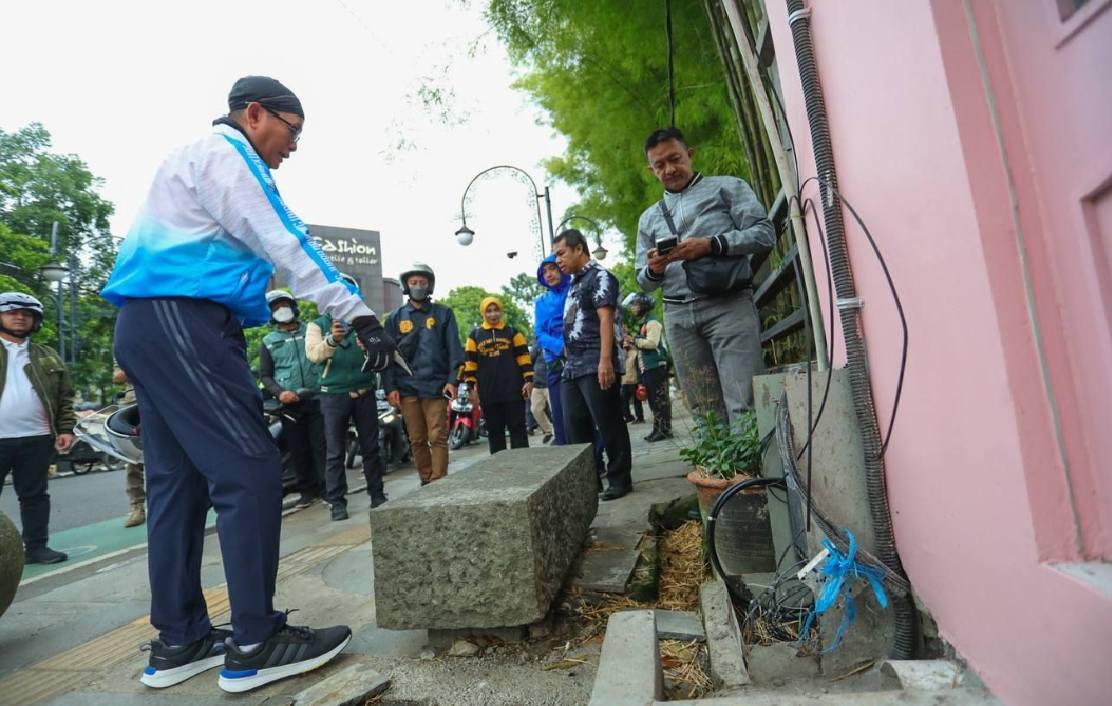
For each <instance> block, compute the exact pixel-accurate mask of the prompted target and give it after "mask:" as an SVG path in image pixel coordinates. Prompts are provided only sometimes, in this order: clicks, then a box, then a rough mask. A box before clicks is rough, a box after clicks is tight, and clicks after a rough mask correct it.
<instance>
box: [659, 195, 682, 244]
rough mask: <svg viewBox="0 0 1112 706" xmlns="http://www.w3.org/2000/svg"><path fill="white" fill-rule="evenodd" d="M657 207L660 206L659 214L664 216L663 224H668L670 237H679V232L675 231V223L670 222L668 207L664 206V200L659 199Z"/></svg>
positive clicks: (670, 215)
mask: <svg viewBox="0 0 1112 706" xmlns="http://www.w3.org/2000/svg"><path fill="white" fill-rule="evenodd" d="M657 205H658V206H660V212H661V213H662V214H664V222H665V223H667V224H668V230H670V231H672V235H674V236H676V237H677V238H678V237H680V232H679V231H678V230H676V222H675V221H673V220H672V214H671V213H669V212H668V207H667V206H665V205H664V199H661V200H660V203H659V204H657Z"/></svg>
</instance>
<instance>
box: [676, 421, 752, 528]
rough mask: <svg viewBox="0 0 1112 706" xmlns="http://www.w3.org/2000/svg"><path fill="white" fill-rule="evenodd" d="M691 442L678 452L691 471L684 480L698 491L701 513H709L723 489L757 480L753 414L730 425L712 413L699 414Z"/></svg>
mask: <svg viewBox="0 0 1112 706" xmlns="http://www.w3.org/2000/svg"><path fill="white" fill-rule="evenodd" d="M691 440H692V444H691V446H689V447H687V448H685V449H682V450H680V456H681V457H682V458H684V459H686V460H687V462H688V463H690V464H691V465H692V466H693V467H694V468H695V470H693V471H692V472H691V473H688V474H687V480H689V481H691V483H692V484H693V485H694V486H695V487H696V489H697V490H698V491H699V503H700V504H701V505H702V506H703V511H704V512H710V509H711V507H713V506H714V501H715V500H716V499H717V498H718V496H719V495H721V494H722V491H724V490H726V488H728V487H730V486H731V485H733V484H734V483H738V482H740V481H742V480H746V479H748V478H759V477H760V475H761V449H760V446H761V440H760V437H759V435H758V434H757V417H756V414H755V413H754V412H746V413H745V414H743V415H742V416H741V417H740V418H738V419H737V421H736V422H735V423H734V424H733V425H732V426H731V425H730V424H729V422H727V421H726V420H725V419H722V418H720V417H719V416H718V413H717V412H715V411H714V410H710V411H708V412H703V413H701V414H699V415H697V416H696V417H695V428H694V429H693V431H692V434H691ZM753 491H756V492H760V489H757V488H754V489H753ZM746 492H752V491H746Z"/></svg>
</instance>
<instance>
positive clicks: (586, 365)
mask: <svg viewBox="0 0 1112 706" xmlns="http://www.w3.org/2000/svg"><path fill="white" fill-rule="evenodd" d="M619 301H621V297H620V295H619V292H618V278H617V277H615V276H614V275H613V274H611V273H610V271H609V270H607V269H606V268H605V267H603V266H602V265H600V264H598V262H596V261H594V260H591V261H590V262H588V263H587V266H586V267H584V268H583V269H582V270H580V272H579V274H577V275H574V276H573V277H572V280H571V284H570V285H569V286H568V296H567V299H566V300H565V301H564V346H565V347H566V349H567V363H566V364H565V365H564V374H563V376H564V378H566V379H573V378H577V377H582V376H584V375H598V364H599V358H600V355H599V351H600V350H601V348H602V335H601V332H600V330H599V329H600V320H599V316H598V310H599V309H600V308H603V307H611V308H612V309H613V311H614V344H613V345H614V349H613V351H612V352H611V355H610V359H611V361H613V364H614V373H615V374H616V375H617V376H618V377H621V376H622V374H623V373H624V372H625V370H624V368H625V360H624V357H623V356H622V355H621V354H620V353H619V352H618V344H619V343H620V342H621V340H622V333H621V325H622V324H621V317H620V315H619V313H618V302H619Z"/></svg>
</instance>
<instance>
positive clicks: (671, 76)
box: [664, 0, 676, 127]
mask: <svg viewBox="0 0 1112 706" xmlns="http://www.w3.org/2000/svg"><path fill="white" fill-rule="evenodd" d="M664 33H665V35H666V36H667V37H668V108H669V111H670V117H669V123H668V126H669V127H675V126H676V69H675V65H674V59H675V49H674V47H673V46H672V44H673V42H672V2H671V0H664Z"/></svg>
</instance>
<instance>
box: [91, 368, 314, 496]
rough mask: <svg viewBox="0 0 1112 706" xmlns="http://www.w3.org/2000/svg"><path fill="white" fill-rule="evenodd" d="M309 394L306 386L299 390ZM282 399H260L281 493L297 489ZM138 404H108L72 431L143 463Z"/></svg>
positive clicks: (115, 454) (121, 458)
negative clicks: (278, 461)
mask: <svg viewBox="0 0 1112 706" xmlns="http://www.w3.org/2000/svg"><path fill="white" fill-rule="evenodd" d="M302 392H305V393H307V395H312V392H311V391H309V390H304V391H302V390H299V391H298V394H299V395H300V394H301V393H302ZM281 407H282V403H281V402H278V400H276V399H273V398H271V399H266V400H263V414H264V417H265V419H266V422H267V426H268V427H269V429H270V436H271V438H273V439H274V442H275V443H276V444H277V445H278V449H279V451H280V452H281V454H282V493H283V494H284V495H288V494H290V493H293V492H296V490H297V484H298V481H297V472H296V471H295V469H294V467H293V459H292V458H291V457H290V453H289V450H288V449H287V448H286V444H285V441H284V440H283V439H282V423H281V422H280V421H279V420H278V415H279V414H281ZM139 431H140V424H139V405H137V404H134V403H133V404H129V405H122V406H121V405H111V406H108V407H105V408H104V409H102V410H99V411H97V412H95V413H93V414H90V415H89V416H87V417H83V418H82V419H79V420H78V421H77V425H76V426H75V427H74V429H73V433H74V435H75V436H76V437H77V438H78V439H79V440H81V441H83V442H85V443H86V444H88V445H89V446H90V447H92V449H94V450H95V451H96V452H100V453H103V454H105V455H106V456H108V457H111V458H114V459H117V460H119V461H122V462H124V463H137V464H139V463H143V442H142V436H141V435H140V433H139Z"/></svg>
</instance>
